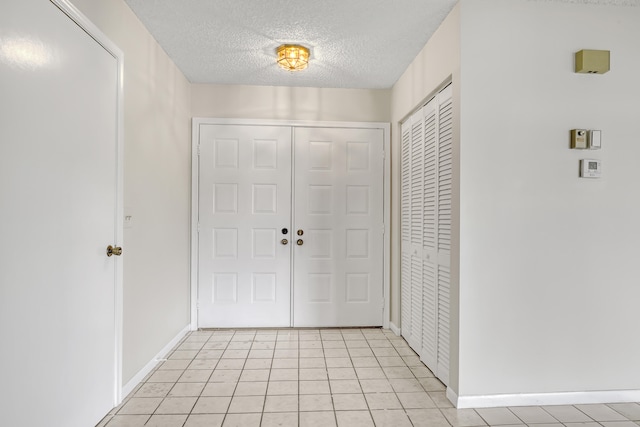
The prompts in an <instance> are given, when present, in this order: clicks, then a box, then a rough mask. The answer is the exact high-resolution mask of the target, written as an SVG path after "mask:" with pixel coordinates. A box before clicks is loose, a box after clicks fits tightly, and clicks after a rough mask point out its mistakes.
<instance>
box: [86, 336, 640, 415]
mask: <svg viewBox="0 0 640 427" xmlns="http://www.w3.org/2000/svg"><path fill="white" fill-rule="evenodd" d="M639 424H640V404H638V403H624V404H610V405H576V406H544V407H520V408H490V409H477V410H474V409H455V408H453V407H452V405H451V403H450V402H449V401H448V400H447V398H446V397H445V388H444V386H443V385H442V384H441V383H440V382H439V381H438V380H437V379H436V378H434V376H433V374H432V373H431V371H430V370H429V369H427V368H426V367H425V366H424V365H423V364H422V363H421V362H420V359H419V357H418V356H417V355H416V354H415V353H414V352H413V350H411V348H409V346H408V345H407V343H406V342H405V341H404V340H403V339H402V338H400V337H397V336H396V335H394V334H393V333H392V332H390V331H388V330H382V329H301V330H296V329H282V330H261V329H260V330H228V329H227V330H214V331H197V332H192V333H190V334H189V335H188V336H186V337H185V338H184V339H183V340H182V342H181V343H180V344H178V345H177V346H176V348H175V349H174V350H173V351H172V352H171V353H170V354H169V355H168V358H167V360H166V361H163V362H161V363H159V364H158V366H157V367H156V368H155V369H154V371H153V372H151V373H150V374H149V375H148V376H147V378H145V380H144V381H143V382H142V383H141V384H140V385H138V387H137V388H136V389H135V390H134V391H133V392H132V393H131V394H130V395H129V396H127V398H126V399H125V400H124V402H123V403H122V405H120V406H119V407H118V408H115V409H114V410H113V411H111V413H110V414H109V415H107V416H106V417H105V418H104V420H102V422H101V423H100V424H98V427H129V426H154V427H220V426H223V427H234V426H237V427H258V426H262V427H272V426H284V427H289V426H294V427H295V426H299V427H332V426H338V427H344V426H347V427H361V426H376V427H388V426H391V427H405V426H414V427H421V426H429V427H450V426H453V427H472V426H487V425H496V426H497V425H499V426H502V427H512V426H524V425H529V426H534V427H562V426H563V425H564V426H568V427H600V426H604V427H638V425H639Z"/></svg>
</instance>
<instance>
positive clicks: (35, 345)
mask: <svg viewBox="0 0 640 427" xmlns="http://www.w3.org/2000/svg"><path fill="white" fill-rule="evenodd" d="M3 6H4V7H3V12H2V13H1V14H0V28H2V31H1V32H0V81H1V82H2V96H1V97H0V200H2V202H1V203H0V218H2V221H1V222H0V241H2V245H0V283H1V286H0V337H2V340H3V342H4V343H6V344H7V345H8V346H9V347H10V348H11V349H12V350H11V351H7V350H6V348H5V351H2V352H0V377H1V378H2V384H3V388H4V389H5V390H7V391H10V392H7V393H4V394H3V402H2V408H3V409H2V411H0V425H3V426H5V425H6V426H9V425H12V426H18V425H20V426H44V425H51V426H69V427H86V426H90V425H95V424H96V423H98V422H99V421H100V419H101V418H102V417H103V416H104V415H105V414H107V412H108V411H109V410H110V409H111V408H112V407H113V406H114V403H115V402H114V400H115V399H114V396H115V379H116V348H115V342H116V338H115V337H116V335H115V312H114V307H115V283H116V276H115V266H116V262H118V261H117V259H116V257H112V258H107V256H106V246H107V245H109V244H112V245H115V244H118V243H120V242H117V241H116V237H117V234H116V215H117V214H116V199H117V194H116V191H117V125H118V124H117V94H118V63H117V60H116V58H114V57H113V56H112V55H111V54H110V53H108V52H107V51H106V50H105V49H104V48H103V47H101V46H100V45H99V44H98V43H97V42H96V41H95V40H94V39H93V38H92V37H91V36H89V35H88V34H87V33H86V32H85V31H83V29H81V28H80V27H79V26H78V25H76V24H75V23H74V22H73V21H72V20H71V19H69V18H68V17H67V16H66V15H65V14H64V13H62V12H61V11H60V10H59V9H58V8H57V7H55V6H54V5H53V4H51V3H50V2H47V1H45V2H43V1H40V0H23V1H12V2H8V3H7V4H4V5H3ZM7 348H8V347H7Z"/></svg>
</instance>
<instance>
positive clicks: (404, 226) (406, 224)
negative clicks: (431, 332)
mask: <svg viewBox="0 0 640 427" xmlns="http://www.w3.org/2000/svg"><path fill="white" fill-rule="evenodd" d="M401 185H402V201H401V227H400V228H401V239H402V242H401V245H402V246H401V272H400V274H401V276H400V281H401V292H402V295H401V307H400V311H401V317H400V322H401V331H402V336H403V337H404V338H405V339H406V340H409V337H410V336H411V120H408V121H407V122H405V123H403V124H402V184H401Z"/></svg>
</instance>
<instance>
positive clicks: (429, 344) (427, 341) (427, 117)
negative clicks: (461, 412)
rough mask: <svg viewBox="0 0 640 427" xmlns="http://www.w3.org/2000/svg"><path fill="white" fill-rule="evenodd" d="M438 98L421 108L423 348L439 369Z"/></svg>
mask: <svg viewBox="0 0 640 427" xmlns="http://www.w3.org/2000/svg"><path fill="white" fill-rule="evenodd" d="M437 106H438V105H437V102H436V100H435V99H433V100H431V101H430V102H429V103H428V104H427V105H426V106H425V107H424V108H423V109H422V111H421V113H422V114H421V119H422V120H423V123H424V130H425V144H424V145H425V147H424V151H425V155H424V163H423V165H424V192H423V195H424V198H423V205H422V206H423V212H424V213H423V240H422V249H423V259H422V268H423V271H424V272H423V294H422V351H421V353H420V356H421V357H422V360H423V361H424V362H425V364H426V365H427V366H428V367H429V368H430V369H431V370H435V368H436V366H437V360H438V359H437V352H438V326H437V312H438V311H437V310H438V307H437V304H438V292H437V274H438V265H437V259H438V257H437V250H436V245H437V243H436V241H437V218H438V215H437V209H438V187H437V184H438V181H437V178H438V175H437V174H438V132H437V124H438V120H437V119H438V116H437Z"/></svg>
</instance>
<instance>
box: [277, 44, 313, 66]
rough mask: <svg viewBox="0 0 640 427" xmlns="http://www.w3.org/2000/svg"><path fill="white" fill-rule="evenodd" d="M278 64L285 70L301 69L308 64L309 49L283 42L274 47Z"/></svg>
mask: <svg viewBox="0 0 640 427" xmlns="http://www.w3.org/2000/svg"><path fill="white" fill-rule="evenodd" d="M276 53H277V54H278V65H279V66H280V67H282V68H284V69H285V70H287V71H301V70H304V69H305V68H307V66H308V65H309V49H307V48H306V47H304V46H300V45H298V44H283V45H281V46H279V47H278V49H276Z"/></svg>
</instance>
